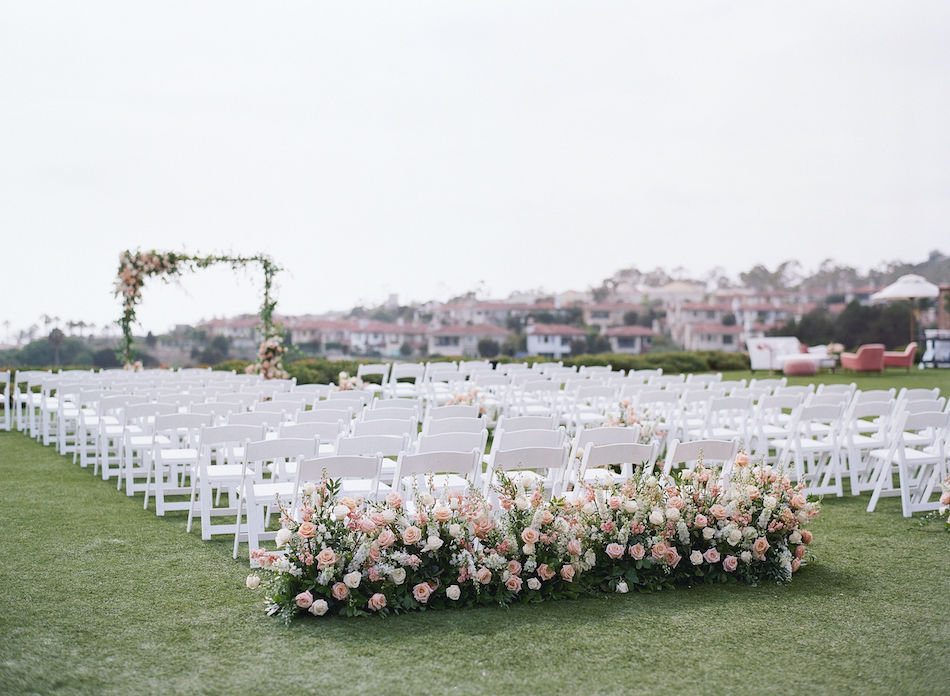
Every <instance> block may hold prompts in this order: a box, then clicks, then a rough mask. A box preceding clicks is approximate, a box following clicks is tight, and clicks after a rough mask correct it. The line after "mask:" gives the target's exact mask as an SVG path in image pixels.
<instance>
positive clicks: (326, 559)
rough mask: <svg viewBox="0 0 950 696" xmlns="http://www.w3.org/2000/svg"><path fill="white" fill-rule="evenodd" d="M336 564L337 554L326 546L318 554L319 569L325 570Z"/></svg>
mask: <svg viewBox="0 0 950 696" xmlns="http://www.w3.org/2000/svg"><path fill="white" fill-rule="evenodd" d="M334 563H336V554H335V553H333V549H331V548H329V547H326V546H324V547H323V548H322V549H321V550H320V553H318V554H317V568H320V569H323V568H327V567H329V566H332V565H333V564H334Z"/></svg>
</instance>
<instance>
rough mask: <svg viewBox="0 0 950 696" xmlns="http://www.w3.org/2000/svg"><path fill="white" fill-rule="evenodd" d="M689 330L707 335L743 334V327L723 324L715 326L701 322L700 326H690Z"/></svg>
mask: <svg viewBox="0 0 950 696" xmlns="http://www.w3.org/2000/svg"><path fill="white" fill-rule="evenodd" d="M689 329H690V331H691V332H692V333H694V334H696V333H707V334H740V333H742V327H741V326H739V325H738V324H734V325H733V326H724V325H723V324H713V323H712V322H700V323H698V324H689Z"/></svg>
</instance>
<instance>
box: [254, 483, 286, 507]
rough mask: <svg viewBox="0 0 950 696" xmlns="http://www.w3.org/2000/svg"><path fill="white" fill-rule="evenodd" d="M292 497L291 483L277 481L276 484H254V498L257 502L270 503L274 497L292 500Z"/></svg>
mask: <svg viewBox="0 0 950 696" xmlns="http://www.w3.org/2000/svg"><path fill="white" fill-rule="evenodd" d="M293 495H294V482H293V481H278V482H276V483H269V482H268V483H255V484H254V497H255V498H256V499H257V501H258V502H268V503H269V502H270V501H272V500H273V499H274V498H275V497H277V496H280V497H281V498H292V497H293Z"/></svg>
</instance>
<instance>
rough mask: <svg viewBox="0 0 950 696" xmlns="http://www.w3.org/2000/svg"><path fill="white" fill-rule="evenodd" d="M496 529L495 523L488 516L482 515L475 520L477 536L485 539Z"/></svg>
mask: <svg viewBox="0 0 950 696" xmlns="http://www.w3.org/2000/svg"><path fill="white" fill-rule="evenodd" d="M494 528H495V522H494V520H492V518H491V517H489V516H488V515H482V516H481V517H479V518H478V519H477V520H475V536H477V537H478V538H479V539H484V538H485V537H486V536H487V535H488V533H489V532H490V531H491V530H493V529H494Z"/></svg>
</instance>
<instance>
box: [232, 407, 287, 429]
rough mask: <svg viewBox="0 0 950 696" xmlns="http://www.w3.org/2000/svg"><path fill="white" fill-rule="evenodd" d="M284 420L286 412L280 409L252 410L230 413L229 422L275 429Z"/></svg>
mask: <svg viewBox="0 0 950 696" xmlns="http://www.w3.org/2000/svg"><path fill="white" fill-rule="evenodd" d="M283 420H284V414H283V413H282V412H280V411H277V412H267V411H250V412H247V413H229V414H228V417H227V421H228V423H232V424H234V425H263V426H266V427H267V428H270V429H271V430H273V429H274V428H276V427H277V426H278V425H280V424H281V422H282V421H283Z"/></svg>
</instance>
